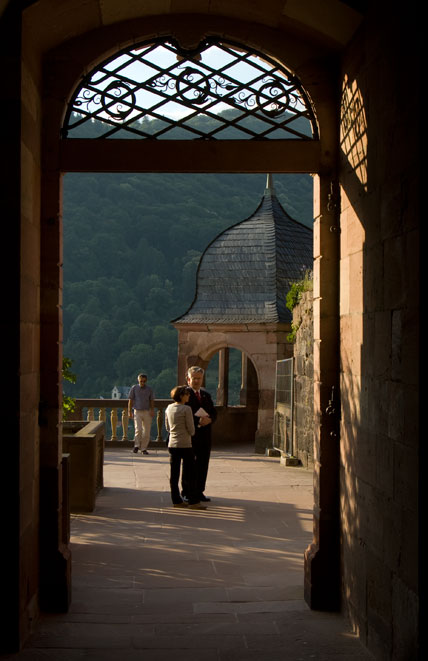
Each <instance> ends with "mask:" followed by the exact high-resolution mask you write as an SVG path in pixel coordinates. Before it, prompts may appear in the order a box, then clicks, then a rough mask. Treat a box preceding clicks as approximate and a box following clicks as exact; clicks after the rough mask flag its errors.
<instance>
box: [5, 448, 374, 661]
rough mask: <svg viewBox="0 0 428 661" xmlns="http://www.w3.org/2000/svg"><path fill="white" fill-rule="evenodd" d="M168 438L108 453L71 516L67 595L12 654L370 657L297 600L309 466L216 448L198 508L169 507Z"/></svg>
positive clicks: (335, 618) (308, 524)
mask: <svg viewBox="0 0 428 661" xmlns="http://www.w3.org/2000/svg"><path fill="white" fill-rule="evenodd" d="M168 471H169V463H168V455H167V452H166V450H165V449H161V450H151V451H150V456H148V457H143V456H142V455H138V456H137V455H134V454H132V453H130V452H129V451H125V450H115V451H107V452H106V459H105V471H104V475H105V488H104V489H103V491H102V492H101V493H100V494H99V496H98V499H97V506H96V509H95V511H94V512H93V513H91V514H88V515H73V517H72V540H71V542H72V553H73V600H72V605H71V608H70V611H69V613H67V614H64V615H55V616H53V615H49V616H44V618H43V620H42V622H41V624H40V626H39V628H38V630H37V632H36V633H35V634H34V635H33V636H32V637H31V638H30V640H29V642H28V644H27V646H26V648H25V650H24V651H22V652H21V653H20V654H17V655H9V656H6V657H4V658H8V659H14V658H19V659H21V658H22V659H30V660H36V659H55V660H57V659H61V661H75V660H77V659H85V660H90V661H98V660H99V661H101V660H103V661H110V660H111V661H113V660H116V659H124V658H126V659H128V660H130V661H134V660H136V659H139V660H140V659H144V661H163V660H164V659H165V660H166V659H170V658H171V656H172V658H174V659H175V661H181V660H182V659H183V660H184V659H186V661H187V659H189V657H190V658H191V659H192V661H202V660H203V661H250V660H251V661H252V660H256V659H258V660H259V659H263V660H268V661H284V659H287V660H289V661H294V660H296V661H297V660H299V659H320V660H323V661H331V659H335V660H338V661H343V660H345V659H369V658H371V657H370V656H369V655H368V654H367V653H366V652H365V651H364V650H363V648H362V646H361V645H360V643H359V641H358V639H357V638H356V637H355V636H354V635H352V633H350V631H349V628H348V627H347V625H346V622H345V621H344V620H343V619H342V617H340V616H339V615H332V614H327V613H317V612H314V611H310V610H309V609H308V607H307V606H306V604H305V602H304V600H303V552H304V549H305V548H306V546H307V545H308V544H309V543H310V541H311V539H312V504H313V490H312V473H311V472H309V471H306V470H304V469H303V468H291V467H287V468H285V467H283V466H281V465H280V463H279V461H278V459H275V458H269V457H264V456H260V455H253V454H252V453H251V450H250V449H244V450H242V449H239V450H238V449H236V451H235V450H234V449H233V450H217V451H215V452H214V453H213V456H212V460H211V465H210V472H209V479H208V488H207V495H209V496H211V497H212V502H211V503H208V507H209V508H208V509H207V510H206V511H188V510H180V509H173V508H172V507H171V503H170V497H169V486H168Z"/></svg>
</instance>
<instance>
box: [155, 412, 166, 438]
mask: <svg viewBox="0 0 428 661" xmlns="http://www.w3.org/2000/svg"><path fill="white" fill-rule="evenodd" d="M163 412H164V409H161V408H158V412H157V416H156V425H157V428H158V437H157V439H156V441H157V443H160V442H161V441H162V440H163V439H162V426H163Z"/></svg>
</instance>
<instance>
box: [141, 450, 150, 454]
mask: <svg viewBox="0 0 428 661" xmlns="http://www.w3.org/2000/svg"><path fill="white" fill-rule="evenodd" d="M141 452H142V453H143V454H149V453H148V452H147V450H141Z"/></svg>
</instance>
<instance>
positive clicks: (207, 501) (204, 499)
mask: <svg viewBox="0 0 428 661" xmlns="http://www.w3.org/2000/svg"><path fill="white" fill-rule="evenodd" d="M199 500H200V501H201V503H210V502H211V498H207V497H206V496H204V494H202V496H200V498H199Z"/></svg>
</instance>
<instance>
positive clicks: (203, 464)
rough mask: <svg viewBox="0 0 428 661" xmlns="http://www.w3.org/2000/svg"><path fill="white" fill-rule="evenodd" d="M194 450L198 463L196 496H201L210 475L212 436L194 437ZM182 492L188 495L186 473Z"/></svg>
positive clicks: (196, 463) (182, 483)
mask: <svg viewBox="0 0 428 661" xmlns="http://www.w3.org/2000/svg"><path fill="white" fill-rule="evenodd" d="M192 446H193V452H194V455H195V465H196V480H195V489H196V496H197V497H198V500H199V498H200V497H201V496H202V494H203V493H204V491H205V484H206V481H207V475H208V464H209V462H210V455H211V438H195V437H193V438H192ZM181 486H182V494H183V495H184V496H187V495H188V488H189V487H188V484H187V482H186V480H185V479H184V475H183V477H182V479H181Z"/></svg>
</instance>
